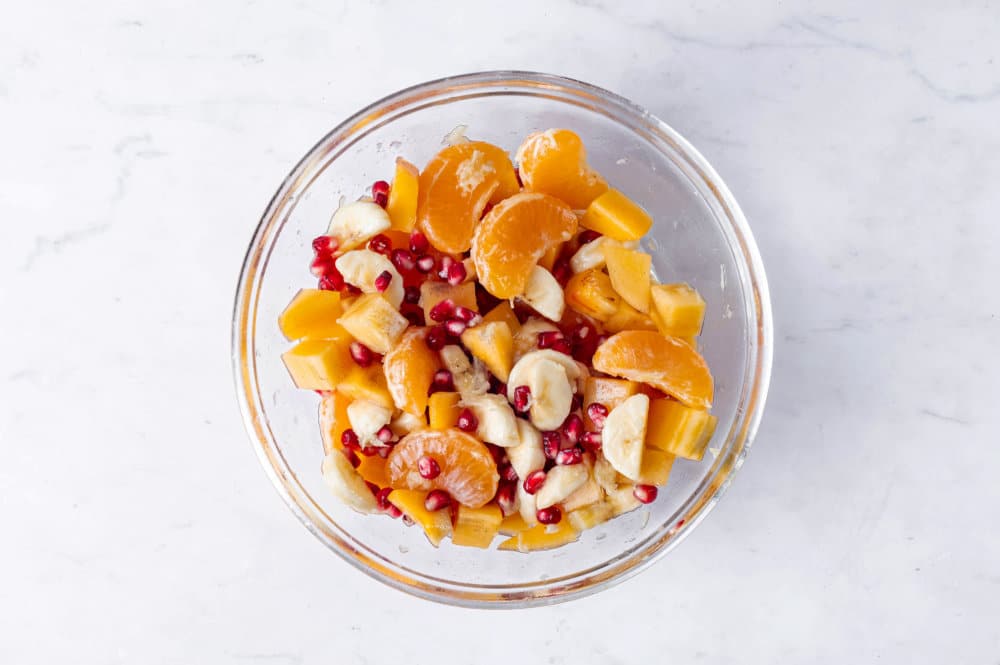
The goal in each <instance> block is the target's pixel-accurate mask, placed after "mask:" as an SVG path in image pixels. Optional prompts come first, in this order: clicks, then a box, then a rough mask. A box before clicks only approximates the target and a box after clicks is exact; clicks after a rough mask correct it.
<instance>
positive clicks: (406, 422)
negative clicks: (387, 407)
mask: <svg viewBox="0 0 1000 665" xmlns="http://www.w3.org/2000/svg"><path fill="white" fill-rule="evenodd" d="M389 428H390V429H391V430H392V433H393V434H394V435H396V436H397V437H399V438H403V437H404V436H406V435H407V434H409V433H410V432H415V431H417V430H418V429H427V421H426V420H424V419H423V418H421V417H420V416H415V415H413V414H412V413H409V412H407V411H400V412H399V415H397V416H396V417H395V418H393V419H392V421H391V422H390V423H389Z"/></svg>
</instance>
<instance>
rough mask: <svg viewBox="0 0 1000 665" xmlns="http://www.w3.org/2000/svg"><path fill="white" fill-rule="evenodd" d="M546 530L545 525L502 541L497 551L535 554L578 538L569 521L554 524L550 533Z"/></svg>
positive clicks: (534, 527) (578, 535)
mask: <svg viewBox="0 0 1000 665" xmlns="http://www.w3.org/2000/svg"><path fill="white" fill-rule="evenodd" d="M548 529H549V527H548V526H547V525H545V524H539V525H537V526H533V527H531V528H530V529H527V530H526V531H521V532H520V533H518V534H517V535H516V536H512V537H510V538H508V539H507V540H505V541H503V542H502V543H500V545H499V546H498V549H501V550H517V551H518V552H537V551H539V550H550V549H553V548H555V547H561V546H563V545H565V544H567V543H572V542H573V541H574V540H576V539H577V538H579V537H580V534H579V533H577V530H576V529H574V528H573V525H571V524H570V523H569V520H562V521H560V522H559V524H556V525H555V527H554V528H553V530H552V533H548Z"/></svg>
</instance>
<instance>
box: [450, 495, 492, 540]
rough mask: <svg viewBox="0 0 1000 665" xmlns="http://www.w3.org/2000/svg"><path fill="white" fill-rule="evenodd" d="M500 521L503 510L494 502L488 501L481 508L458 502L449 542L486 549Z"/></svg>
mask: <svg viewBox="0 0 1000 665" xmlns="http://www.w3.org/2000/svg"><path fill="white" fill-rule="evenodd" d="M502 521H503V512H501V510H500V507H499V506H497V505H496V504H492V503H488V504H486V505H485V506H483V507H482V508H469V507H468V506H463V505H461V504H459V506H458V517H457V519H456V520H455V530H454V532H453V533H452V534H451V542H453V543H455V544H456V545H464V546H466V547H481V548H483V549H486V548H487V547H489V546H490V543H492V542H493V537H494V536H496V535H497V532H498V531H499V529H500V523H501V522H502Z"/></svg>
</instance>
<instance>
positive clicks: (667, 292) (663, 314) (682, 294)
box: [650, 283, 705, 337]
mask: <svg viewBox="0 0 1000 665" xmlns="http://www.w3.org/2000/svg"><path fill="white" fill-rule="evenodd" d="M650 294H651V296H652V300H653V306H652V311H653V313H654V316H653V320H654V321H656V325H657V326H659V328H660V332H661V333H663V334H664V335H673V336H674V337H692V336H695V335H698V334H699V333H700V332H701V325H702V323H703V322H704V321H705V301H704V300H703V299H702V297H701V294H699V293H698V292H697V291H695V290H694V289H693V288H691V287H690V286H688V285H687V284H684V283H680V284H656V285H655V286H653V287H652V289H651V290H650Z"/></svg>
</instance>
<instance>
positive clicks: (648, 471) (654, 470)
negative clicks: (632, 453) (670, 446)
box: [639, 447, 674, 487]
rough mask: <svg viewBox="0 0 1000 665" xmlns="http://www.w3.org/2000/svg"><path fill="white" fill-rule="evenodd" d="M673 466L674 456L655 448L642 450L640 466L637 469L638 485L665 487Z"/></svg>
mask: <svg viewBox="0 0 1000 665" xmlns="http://www.w3.org/2000/svg"><path fill="white" fill-rule="evenodd" d="M673 466H674V456H673V455H671V454H670V453H665V452H663V451H662V450H658V449H656V448H649V447H647V448H644V449H643V451H642V466H640V467H639V483H641V484H643V485H656V486H657V487H659V486H660V485H665V484H666V483H667V478H669V477H670V469H671V468H673Z"/></svg>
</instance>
